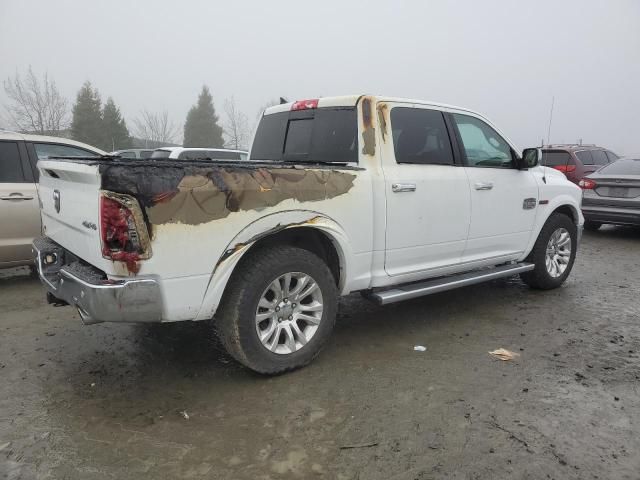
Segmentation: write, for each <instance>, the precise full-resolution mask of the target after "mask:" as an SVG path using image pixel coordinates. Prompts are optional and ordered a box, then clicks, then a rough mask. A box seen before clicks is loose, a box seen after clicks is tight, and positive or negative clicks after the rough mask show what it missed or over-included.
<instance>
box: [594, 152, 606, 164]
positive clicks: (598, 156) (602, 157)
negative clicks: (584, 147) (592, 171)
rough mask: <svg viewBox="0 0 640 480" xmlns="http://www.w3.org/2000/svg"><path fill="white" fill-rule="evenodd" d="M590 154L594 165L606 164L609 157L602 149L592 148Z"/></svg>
mask: <svg viewBox="0 0 640 480" xmlns="http://www.w3.org/2000/svg"><path fill="white" fill-rule="evenodd" d="M591 156H592V157H593V163H594V164H595V165H606V164H607V163H609V159H608V158H607V155H606V154H605V153H604V150H592V151H591Z"/></svg>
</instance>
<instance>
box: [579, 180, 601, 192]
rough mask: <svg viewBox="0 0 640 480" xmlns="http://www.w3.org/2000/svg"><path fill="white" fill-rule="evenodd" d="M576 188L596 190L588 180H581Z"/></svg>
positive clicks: (592, 182) (593, 184) (591, 181)
mask: <svg viewBox="0 0 640 480" xmlns="http://www.w3.org/2000/svg"><path fill="white" fill-rule="evenodd" d="M578 186H579V187H580V188H581V189H583V190H593V189H594V188H596V186H597V184H596V182H594V181H593V180H591V179H590V178H583V179H582V180H580V181H579V182H578Z"/></svg>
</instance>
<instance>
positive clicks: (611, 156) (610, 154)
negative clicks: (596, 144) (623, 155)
mask: <svg viewBox="0 0 640 480" xmlns="http://www.w3.org/2000/svg"><path fill="white" fill-rule="evenodd" d="M607 158H608V159H609V162H615V161H616V160H618V158H620V157H618V155H616V154H615V153H613V152H610V151H609V150H607Z"/></svg>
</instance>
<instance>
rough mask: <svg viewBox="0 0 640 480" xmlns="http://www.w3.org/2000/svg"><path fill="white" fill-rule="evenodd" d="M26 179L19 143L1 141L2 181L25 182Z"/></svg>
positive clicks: (0, 180)
mask: <svg viewBox="0 0 640 480" xmlns="http://www.w3.org/2000/svg"><path fill="white" fill-rule="evenodd" d="M24 181H25V179H24V174H23V173H22V165H20V152H19V151H18V144H17V143H15V142H0V182H1V183H23V182H24Z"/></svg>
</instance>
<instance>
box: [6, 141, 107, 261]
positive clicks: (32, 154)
mask: <svg viewBox="0 0 640 480" xmlns="http://www.w3.org/2000/svg"><path fill="white" fill-rule="evenodd" d="M100 155H106V153H105V152H103V151H102V150H100V149H97V148H95V147H92V146H90V145H87V144H84V143H80V142H76V141H74V140H67V139H65V138H57V137H45V136H41V135H23V134H20V133H14V132H8V131H5V130H0V225H1V228H0V268H4V267H13V266H20V265H29V264H31V263H33V254H32V253H31V242H33V239H34V237H38V236H40V235H41V233H42V232H41V220H40V207H39V202H38V185H37V184H38V169H37V168H36V163H37V162H38V159H44V158H47V157H55V156H77V157H87V156H89V157H98V156H100Z"/></svg>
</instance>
